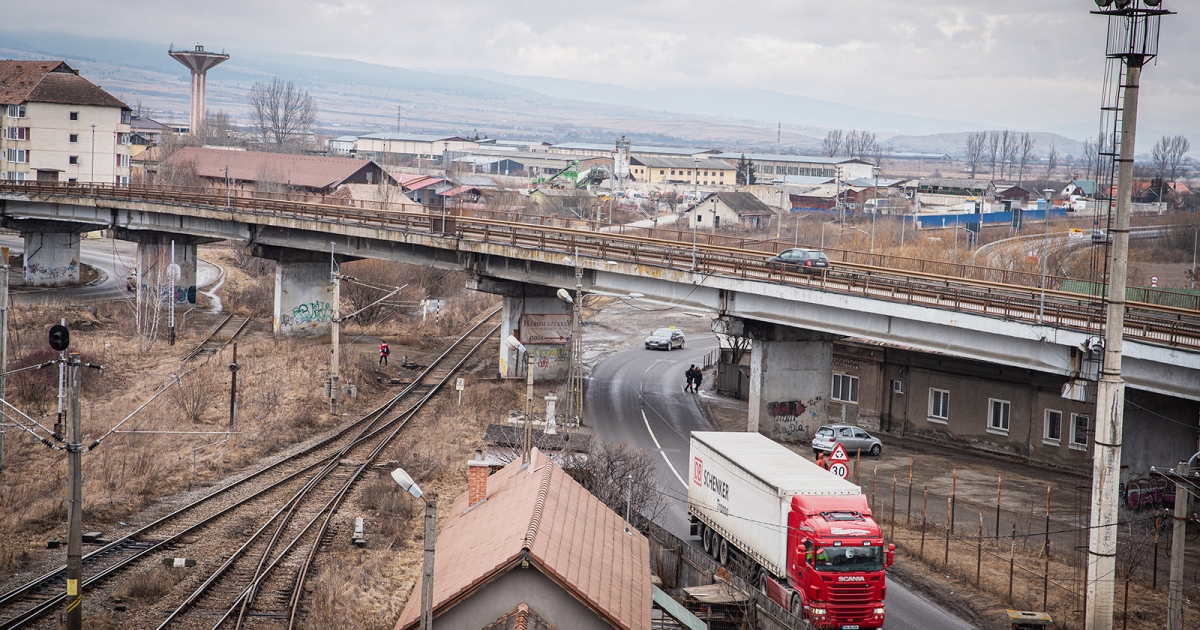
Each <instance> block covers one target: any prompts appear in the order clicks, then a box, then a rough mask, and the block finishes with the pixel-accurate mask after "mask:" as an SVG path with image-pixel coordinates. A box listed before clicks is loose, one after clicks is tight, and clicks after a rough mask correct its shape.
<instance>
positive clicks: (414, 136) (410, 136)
mask: <svg viewBox="0 0 1200 630" xmlns="http://www.w3.org/2000/svg"><path fill="white" fill-rule="evenodd" d="M358 137H359V138H371V139H374V140H396V141H410V142H445V141H448V140H461V141H463V142H467V139H466V138H460V137H458V136H435V135H432V134H420V133H387V132H379V133H368V134H365V135H361V136H358Z"/></svg>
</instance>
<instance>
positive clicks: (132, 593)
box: [113, 567, 186, 603]
mask: <svg viewBox="0 0 1200 630" xmlns="http://www.w3.org/2000/svg"><path fill="white" fill-rule="evenodd" d="M185 576H186V573H185V572H184V570H183V569H181V568H174V567H159V568H158V569H155V570H153V571H146V572H144V573H138V574H136V575H133V576H132V577H130V578H129V579H128V580H126V581H125V583H124V584H122V585H121V588H119V589H117V590H116V592H115V593H113V597H115V598H117V599H133V600H139V601H141V602H144V603H153V602H156V601H158V600H159V599H161V598H162V596H163V595H166V594H167V593H170V592H171V589H172V588H174V587H175V585H176V584H178V583H180V582H182V581H183V578H184V577H185Z"/></svg>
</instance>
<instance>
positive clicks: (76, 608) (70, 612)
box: [67, 352, 83, 630]
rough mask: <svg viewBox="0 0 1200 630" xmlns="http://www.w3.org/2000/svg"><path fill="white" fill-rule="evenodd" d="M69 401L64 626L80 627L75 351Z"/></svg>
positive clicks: (80, 526)
mask: <svg viewBox="0 0 1200 630" xmlns="http://www.w3.org/2000/svg"><path fill="white" fill-rule="evenodd" d="M67 363H68V368H67V369H68V372H69V373H70V382H71V385H70V392H71V394H70V395H71V403H70V406H69V414H68V417H67V421H68V426H69V428H68V429H67V494H68V499H67V523H68V524H67V529H68V531H67V630H81V629H82V628H83V608H82V604H83V590H82V588H81V585H80V582H82V580H83V465H82V464H83V462H82V455H83V423H82V418H80V403H79V393H80V384H79V379H80V361H79V353H78V352H72V353H71V354H70V355H68V357H67Z"/></svg>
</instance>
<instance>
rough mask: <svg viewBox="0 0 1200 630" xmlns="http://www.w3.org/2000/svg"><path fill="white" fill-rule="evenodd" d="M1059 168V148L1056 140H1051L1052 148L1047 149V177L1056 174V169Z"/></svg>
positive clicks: (1049, 177)
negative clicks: (1055, 143)
mask: <svg viewBox="0 0 1200 630" xmlns="http://www.w3.org/2000/svg"><path fill="white" fill-rule="evenodd" d="M1056 168H1058V148H1057V147H1055V146H1054V141H1053V140H1051V141H1050V150H1049V151H1046V179H1047V180H1049V179H1051V178H1052V177H1053V175H1054V169H1056Z"/></svg>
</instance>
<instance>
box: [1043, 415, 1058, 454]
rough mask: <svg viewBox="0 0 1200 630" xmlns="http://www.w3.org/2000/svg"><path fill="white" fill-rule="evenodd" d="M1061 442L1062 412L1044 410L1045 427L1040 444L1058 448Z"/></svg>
mask: <svg viewBox="0 0 1200 630" xmlns="http://www.w3.org/2000/svg"><path fill="white" fill-rule="evenodd" d="M1061 440H1062V412H1061V411H1056V410H1054V409H1047V410H1046V426H1045V429H1044V430H1043V431H1042V443H1043V444H1049V445H1051V446H1058V445H1059V444H1060V443H1061Z"/></svg>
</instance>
